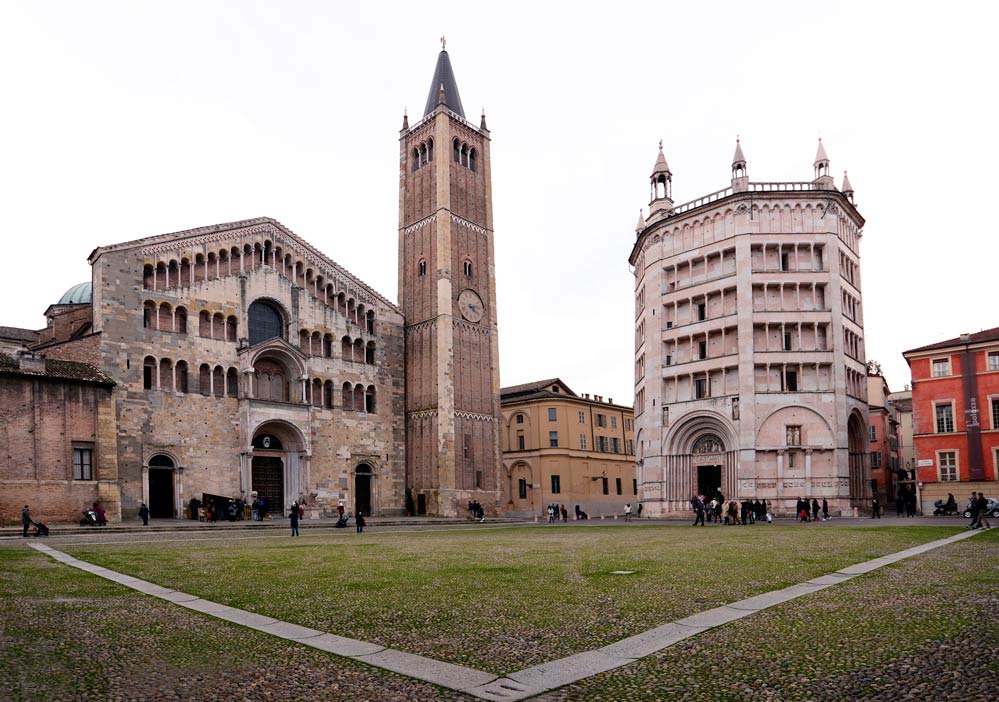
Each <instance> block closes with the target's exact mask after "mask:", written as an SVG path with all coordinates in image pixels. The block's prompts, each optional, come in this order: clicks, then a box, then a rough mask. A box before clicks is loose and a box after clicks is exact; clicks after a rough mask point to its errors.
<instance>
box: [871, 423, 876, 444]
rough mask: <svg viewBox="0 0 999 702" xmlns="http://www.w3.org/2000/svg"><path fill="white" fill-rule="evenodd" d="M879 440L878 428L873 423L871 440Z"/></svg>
mask: <svg viewBox="0 0 999 702" xmlns="http://www.w3.org/2000/svg"><path fill="white" fill-rule="evenodd" d="M877 440H878V428H877V427H876V426H874V425H873V424H872V425H871V441H877Z"/></svg>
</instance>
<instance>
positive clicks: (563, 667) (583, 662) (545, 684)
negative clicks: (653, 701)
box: [507, 650, 634, 690]
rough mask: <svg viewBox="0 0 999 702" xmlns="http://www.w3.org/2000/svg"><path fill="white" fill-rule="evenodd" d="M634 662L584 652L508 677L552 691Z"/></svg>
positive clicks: (594, 652) (511, 674) (618, 657)
mask: <svg viewBox="0 0 999 702" xmlns="http://www.w3.org/2000/svg"><path fill="white" fill-rule="evenodd" d="M633 662H634V659H633V658H624V657H621V656H612V655H608V654H606V653H603V652H602V651H600V650H596V651H584V652H583V653H577V654H575V655H573V656H568V657H566V658H560V659H558V660H557V661H550V662H548V663H542V664H541V665H536V666H533V667H531V668H525V669H524V670H518V671H517V672H516V673H510V674H509V675H508V676H507V677H508V678H510V679H511V680H513V681H514V682H519V683H521V684H522V685H525V686H527V687H534V688H538V689H539V690H544V689H548V690H551V689H554V688H556V687H562V686H563V685H568V684H569V683H574V682H576V681H577V680H582V679H584V678H589V677H592V676H594V675H596V674H598V673H603V672H606V671H608V670H613V669H614V668H619V667H621V666H622V665H627V664H628V663H633Z"/></svg>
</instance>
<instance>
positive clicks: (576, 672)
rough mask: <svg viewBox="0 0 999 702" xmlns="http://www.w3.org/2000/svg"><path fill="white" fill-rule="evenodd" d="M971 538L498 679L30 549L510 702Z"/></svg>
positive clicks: (283, 634) (247, 622)
mask: <svg viewBox="0 0 999 702" xmlns="http://www.w3.org/2000/svg"><path fill="white" fill-rule="evenodd" d="M977 533H978V532H977V531H967V532H962V533H960V534H955V535H954V536H950V537H948V538H945V539H938V540H937V541H931V542H929V543H925V544H921V545H919V546H914V547H912V548H908V549H905V550H904V551H899V552H897V553H892V554H888V555H886V556H881V557H880V558H875V559H873V560H870V561H866V562H863V563H858V564H855V565H852V566H848V567H846V568H843V569H841V570H838V571H836V572H834V573H829V574H827V575H822V576H820V577H817V578H812V579H811V580H807V581H805V582H803V583H798V584H797V585H792V586H790V587H786V588H783V589H781V590H773V591H771V592H765V593H763V594H760V595H755V596H753V597H749V598H747V599H744V600H740V601H738V602H733V603H731V604H727V605H724V606H722V607H716V608H715V609H709V610H706V611H704V612H700V613H698V614H695V615H692V616H689V617H685V618H683V619H679V620H677V621H675V622H670V623H668V624H663V625H662V626H659V627H656V628H655V629H651V630H649V631H646V632H644V633H641V634H638V635H636V636H631V637H629V638H626V639H622V640H621V641H618V642H616V643H613V644H610V645H609V646H604V647H602V648H598V649H596V650H593V651H585V652H583V653H577V654H575V655H572V656H568V657H567V658H562V659H559V660H555V661H551V662H549V663H542V664H541V665H536V666H533V667H531V668H527V669H525V670H521V671H518V672H516V673H511V674H510V675H508V676H507V677H504V678H498V677H497V676H496V675H494V674H493V673H487V672H485V671H481V670H475V669H474V668H467V667H464V666H460V665H454V664H451V663H444V662H442V661H437V660H434V659H432V658H427V657H425V656H418V655H414V654H412V653H406V652H404V651H397V650H395V649H391V648H385V647H384V646H381V645H379V644H374V643H370V642H367V641H359V640H357V639H349V638H346V637H343V636H336V635H334V634H329V633H326V632H323V631H319V630H317V629H310V628H308V627H304V626H299V625H298V624H292V623H290V622H285V621H280V620H278V619H274V618H272V617H266V616H263V615H260V614H255V613H253V612H247V611H245V610H242V609H236V608H235V607H229V606H227V605H223V604H219V603H217V602H212V601H210V600H205V599H202V598H200V597H198V596H196V595H191V594H188V593H184V592H180V591H177V590H171V589H168V588H165V587H161V586H159V585H156V584H154V583H150V582H147V581H145V580H140V579H139V578H133V577H131V576H129V575H124V574H122V573H117V572H115V571H112V570H108V569H107V568H102V567H100V566H96V565H94V564H92V563H87V562H86V561H81V560H79V559H77V558H74V557H72V556H70V555H69V554H66V553H63V552H62V551H59V550H56V549H54V548H51V547H49V546H46V545H44V544H41V543H37V542H32V543H29V544H28V545H29V546H30V547H31V548H34V549H35V550H37V551H41V552H42V553H44V554H47V555H48V556H51V557H52V558H54V559H55V560H57V561H60V562H61V563H65V564H66V565H69V566H72V567H74V568H79V569H80V570H84V571H86V572H88V573H92V574H94V575H97V576H100V577H102V578H105V579H107V580H111V581H113V582H116V583H118V584H120V585H124V586H125V587H128V588H131V589H133V590H136V591H138V592H141V593H144V594H146V595H150V596H152V597H157V598H159V599H162V600H166V601H167V602H173V603H174V604H177V605H179V606H181V607H186V608H187V609H191V610H194V611H196V612H201V613H203V614H207V615H209V616H211V617H215V618H217V619H223V620H225V621H229V622H233V623H234V624H239V625H241V626H245V627H247V628H250V629H256V630H257V631H262V632H264V633H266V634H271V635H272V636H277V637H279V638H282V639H288V640H291V641H295V642H297V643H300V644H303V645H305V646H309V647H311V648H316V649H319V650H321V651H327V652H329V653H333V654H335V655H338V656H344V657H346V658H352V659H354V660H356V661H360V662H362V663H367V664H368V665H372V666H375V667H378V668H384V669H385V670H390V671H392V672H394V673H399V674H401V675H406V676H409V677H412V678H416V679H418V680H425V681H427V682H430V683H433V684H435V685H440V686H441V687H446V688H448V689H451V690H456V691H459V692H464V693H467V694H470V695H473V696H475V697H478V698H480V699H484V700H510V701H511V702H512V701H513V700H522V699H526V698H528V697H534V696H536V695H539V694H541V693H543V692H546V691H548V690H552V689H555V688H558V687H562V686H563V685H568V684H570V683H574V682H577V681H579V680H583V679H585V678H589V677H591V676H593V675H597V674H599V673H603V672H605V671H608V670H613V669H614V668H620V667H622V666H625V665H628V664H630V663H633V662H635V661H636V660H638V659H640V658H644V657H645V656H650V655H652V654H654V653H657V652H658V651H661V650H663V649H665V648H668V647H670V646H672V645H673V644H675V643H678V642H680V641H683V640H684V639H688V638H691V637H693V636H697V635H698V634H700V633H702V632H704V631H707V630H708V629H713V628H715V627H718V626H722V625H724V624H728V623H729V622H732V621H735V620H737V619H742V618H743V617H748V616H749V615H751V614H754V613H756V612H759V611H761V610H764V609H767V608H768V607H773V606H775V605H779V604H782V603H784V602H789V601H791V600H794V599H797V598H799V597H803V596H805V595H810V594H812V593H813V592H818V591H819V590H824V589H825V588H828V587H832V586H834V585H838V584H840V583H843V582H846V581H847V580H851V579H852V578H856V577H857V576H860V575H864V574H865V573H870V572H871V571H874V570H877V569H878V568H881V567H883V566H886V565H890V564H892V563H897V562H898V561H901V560H903V559H905V558H910V557H912V556H917V555H919V554H922V553H926V552H927V551H932V550H933V549H936V548H940V547H941V546H946V545H947V544H951V543H954V542H955V541H960V540H962V539H967V538H970V537H972V536H974V535H975V534H977Z"/></svg>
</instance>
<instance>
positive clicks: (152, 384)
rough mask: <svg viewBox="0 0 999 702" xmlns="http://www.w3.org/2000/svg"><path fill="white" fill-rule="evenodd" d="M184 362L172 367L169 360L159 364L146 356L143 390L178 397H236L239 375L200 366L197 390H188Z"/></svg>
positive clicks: (229, 370)
mask: <svg viewBox="0 0 999 702" xmlns="http://www.w3.org/2000/svg"><path fill="white" fill-rule="evenodd" d="M189 376H190V372H189V368H188V365H187V361H177V363H176V364H175V363H174V362H173V361H172V360H171V359H169V358H161V359H159V360H158V361H157V360H156V359H155V358H153V357H152V356H146V357H145V359H143V362H142V387H143V388H145V389H146V390H167V391H172V392H179V393H184V394H186V393H188V392H199V393H200V394H202V395H208V396H212V395H214V396H215V397H239V373H238V371H237V370H236V369H235V368H232V367H230V368H229V369H225V368H223V367H222V366H215V367H214V368H213V367H212V366H210V365H209V364H207V363H202V364H201V366H200V367H199V369H198V387H197V390H194V389H193V388H192V386H191V379H190V377H189Z"/></svg>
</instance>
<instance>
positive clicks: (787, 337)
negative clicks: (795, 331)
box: [784, 334, 791, 351]
mask: <svg viewBox="0 0 999 702" xmlns="http://www.w3.org/2000/svg"><path fill="white" fill-rule="evenodd" d="M784 350H785V351H790V350H791V335H790V334H785V335H784Z"/></svg>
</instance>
